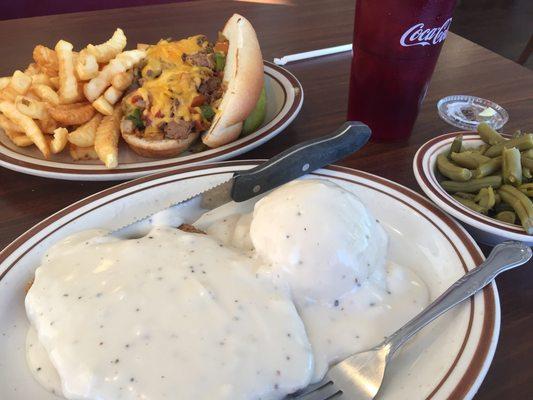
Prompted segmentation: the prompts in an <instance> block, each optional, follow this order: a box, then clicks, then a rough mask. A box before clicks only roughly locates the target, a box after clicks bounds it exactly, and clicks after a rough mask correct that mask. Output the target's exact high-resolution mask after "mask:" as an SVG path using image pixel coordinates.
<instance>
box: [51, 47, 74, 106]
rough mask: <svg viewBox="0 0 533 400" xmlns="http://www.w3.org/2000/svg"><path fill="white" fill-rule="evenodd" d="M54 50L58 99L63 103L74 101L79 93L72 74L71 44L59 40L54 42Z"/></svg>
mask: <svg viewBox="0 0 533 400" xmlns="http://www.w3.org/2000/svg"><path fill="white" fill-rule="evenodd" d="M55 51H56V54H57V61H58V66H59V99H60V100H61V103H64V104H68V103H74V102H75V101H77V100H78V99H79V98H80V93H79V91H78V82H77V81H76V76H75V75H74V57H73V54H72V44H71V43H69V42H66V41H64V40H60V41H59V42H57V44H56V47H55Z"/></svg>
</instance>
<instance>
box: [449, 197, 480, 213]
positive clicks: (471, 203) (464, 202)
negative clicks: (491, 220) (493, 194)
mask: <svg viewBox="0 0 533 400" xmlns="http://www.w3.org/2000/svg"><path fill="white" fill-rule="evenodd" d="M452 197H453V198H454V199H455V200H457V201H458V202H459V203H461V204H462V205H464V206H466V207H468V208H470V209H471V210H473V211H475V212H478V213H481V214H487V212H488V210H487V209H486V208H485V207H482V206H480V205H479V204H477V203H476V202H475V201H472V200H468V199H464V198H462V197H459V196H455V195H454V196H452Z"/></svg>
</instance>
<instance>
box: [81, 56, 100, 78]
mask: <svg viewBox="0 0 533 400" xmlns="http://www.w3.org/2000/svg"><path fill="white" fill-rule="evenodd" d="M76 74H77V75H78V79H79V80H82V81H88V80H89V79H92V78H94V77H95V76H96V75H98V62H97V61H96V57H95V56H94V55H92V54H90V53H89V52H87V51H86V50H82V51H81V52H80V54H79V56H78V59H77V60H76Z"/></svg>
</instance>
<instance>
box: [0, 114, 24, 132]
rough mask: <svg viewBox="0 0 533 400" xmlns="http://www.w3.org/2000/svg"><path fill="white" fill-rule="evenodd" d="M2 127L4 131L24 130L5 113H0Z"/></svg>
mask: <svg viewBox="0 0 533 400" xmlns="http://www.w3.org/2000/svg"><path fill="white" fill-rule="evenodd" d="M0 128H2V129H3V130H4V131H13V132H22V128H21V127H20V126H18V125H17V124H15V123H14V122H13V121H11V120H10V119H9V118H7V117H6V116H5V115H4V114H0Z"/></svg>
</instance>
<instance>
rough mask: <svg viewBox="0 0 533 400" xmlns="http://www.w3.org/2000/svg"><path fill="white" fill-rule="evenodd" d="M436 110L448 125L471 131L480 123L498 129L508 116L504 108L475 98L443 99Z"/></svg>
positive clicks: (455, 97) (455, 96) (456, 97)
mask: <svg viewBox="0 0 533 400" xmlns="http://www.w3.org/2000/svg"><path fill="white" fill-rule="evenodd" d="M437 109H438V110H439V115H440V116H441V118H442V119H443V120H444V121H446V122H447V123H449V124H450V125H453V126H456V127H458V128H462V129H467V130H471V131H475V130H476V128H477V126H478V125H479V124H480V123H481V122H486V123H487V124H488V125H490V126H491V127H492V128H494V129H500V128H502V127H503V126H504V125H505V124H506V123H507V121H508V120H509V114H508V113H507V111H505V109H504V108H502V107H501V106H499V105H498V104H496V103H494V102H492V101H490V100H486V99H482V98H480V97H475V96H466V95H454V96H448V97H444V98H443V99H440V100H439V102H438V103H437Z"/></svg>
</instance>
